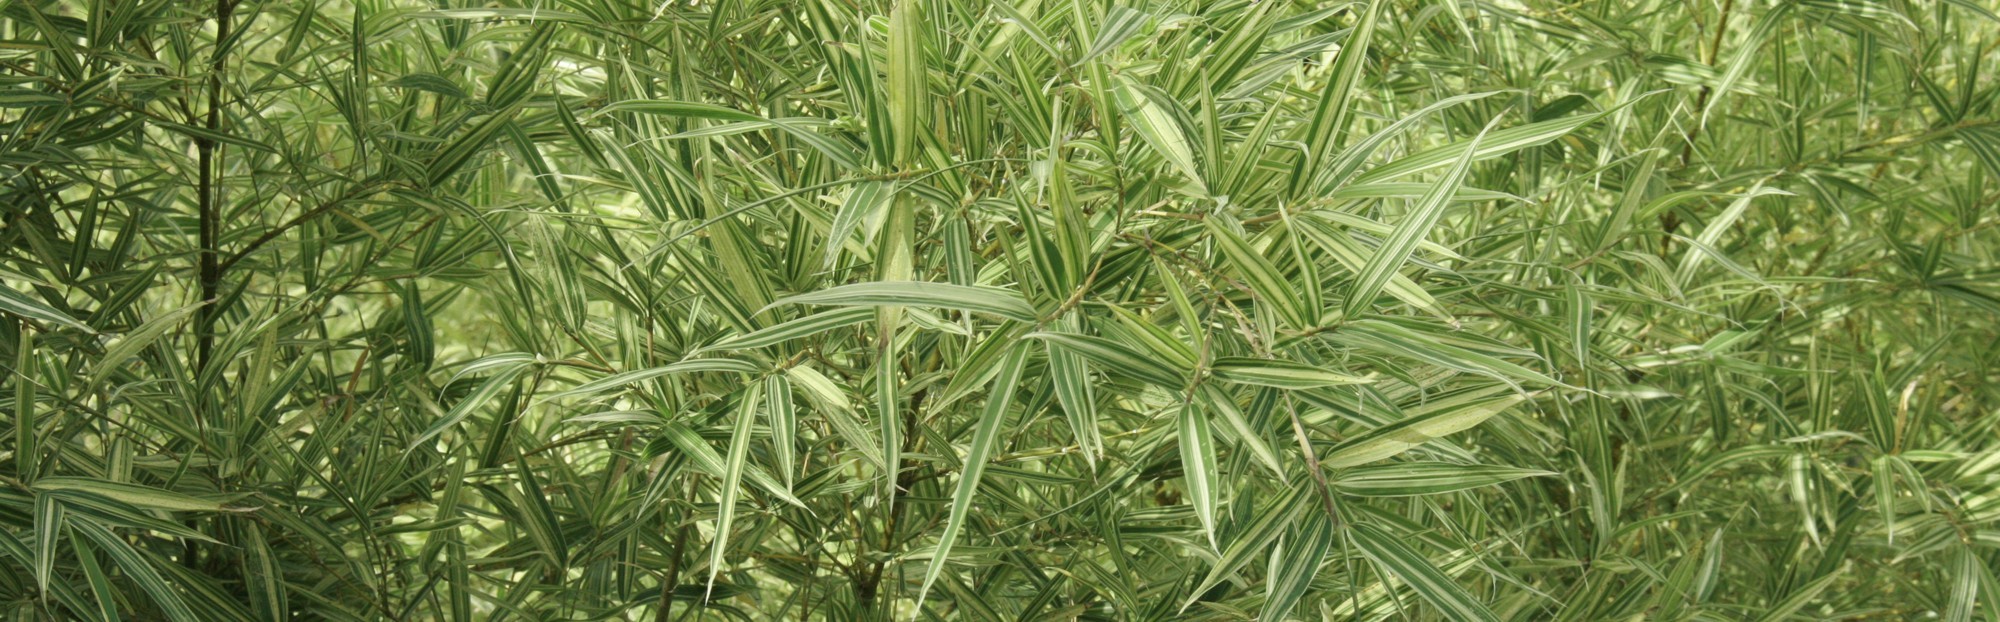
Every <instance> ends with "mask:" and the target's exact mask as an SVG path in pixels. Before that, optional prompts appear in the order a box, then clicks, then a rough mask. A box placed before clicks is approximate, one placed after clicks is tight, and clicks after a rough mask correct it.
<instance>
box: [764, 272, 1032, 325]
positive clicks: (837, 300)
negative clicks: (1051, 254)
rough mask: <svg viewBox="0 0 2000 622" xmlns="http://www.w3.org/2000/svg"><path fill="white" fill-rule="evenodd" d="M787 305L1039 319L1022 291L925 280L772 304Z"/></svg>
mask: <svg viewBox="0 0 2000 622" xmlns="http://www.w3.org/2000/svg"><path fill="white" fill-rule="evenodd" d="M786 304H802V305H835V306H875V307H880V306H909V307H936V308H940V309H952V310H956V311H966V312H971V313H984V314H987V315H993V316H998V317H1001V318H1005V319H1010V320H1016V321H1021V322H1034V321H1035V318H1036V313H1035V308H1034V307H1033V306H1030V305H1029V304H1028V303H1027V301H1025V300H1022V299H1021V296H1020V294H1017V293H1014V292H1012V291H1008V290H1005V289H1000V288H997V287H985V286H980V285H952V284H950V283H926V282H922V281H880V282H874V283H855V284H852V285H841V286H838V287H832V288H828V289H823V290H819V291H816V292H810V293H805V294H799V295H796V296H790V297H786V298H783V299H780V300H778V301H776V302H773V303H771V306H773V307H775V306H779V305H786ZM759 313H762V311H759Z"/></svg>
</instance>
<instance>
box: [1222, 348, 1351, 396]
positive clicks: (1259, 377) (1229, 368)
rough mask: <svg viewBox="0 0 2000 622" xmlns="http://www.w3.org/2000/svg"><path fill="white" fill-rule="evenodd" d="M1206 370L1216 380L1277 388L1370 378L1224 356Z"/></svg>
mask: <svg viewBox="0 0 2000 622" xmlns="http://www.w3.org/2000/svg"><path fill="white" fill-rule="evenodd" d="M1209 371H1210V372H1211V373H1213V374H1215V377H1216V379H1218V380H1226V381H1229V382H1234V383H1238V384H1248V385H1257V386H1265V387H1273V388H1278V389H1312V388H1318V387H1326V386H1333V385H1341V384H1366V383H1368V382H1372V381H1371V380H1369V379H1367V378H1362V377H1359V376H1350V375H1347V374H1343V373H1339V372H1336V371H1333V370H1330V369H1325V368H1321V367H1315V366H1312V365H1307V364H1304V363H1296V362H1292V361H1287V360H1282V359H1259V358H1246V357H1236V356H1226V357H1222V358H1218V359H1215V362H1214V363H1211V364H1210V365H1209Z"/></svg>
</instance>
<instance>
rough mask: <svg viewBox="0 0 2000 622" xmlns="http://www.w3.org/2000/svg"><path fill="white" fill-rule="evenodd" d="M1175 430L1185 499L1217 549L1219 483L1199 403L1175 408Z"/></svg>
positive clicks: (1211, 546)
mask: <svg viewBox="0 0 2000 622" xmlns="http://www.w3.org/2000/svg"><path fill="white" fill-rule="evenodd" d="M1174 430H1175V433H1176V434H1177V435H1178V438H1179V440H1180V450H1181V481H1182V483H1183V484H1184V485H1185V486H1186V487H1187V495H1188V501H1189V503H1191V504H1193V505H1194V513H1195V516H1198V517H1200V518H1201V530H1202V533H1203V534H1206V535H1207V536H1208V546H1209V547H1210V548H1220V547H1218V546H1216V540H1215V510H1216V504H1217V502H1218V501H1217V496H1218V495H1217V491H1216V486H1218V485H1220V482H1219V481H1218V478H1217V473H1216V463H1215V441H1214V440H1212V439H1211V438H1210V436H1209V427H1208V415H1207V414H1206V413H1204V412H1202V408H1201V407H1200V406H1199V405H1196V404H1194V403H1186V404H1182V405H1181V407H1180V408H1178V409H1176V413H1175V417H1174Z"/></svg>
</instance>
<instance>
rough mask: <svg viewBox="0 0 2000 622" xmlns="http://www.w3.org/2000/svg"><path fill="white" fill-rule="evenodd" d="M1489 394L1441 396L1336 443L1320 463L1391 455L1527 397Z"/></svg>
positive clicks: (1329, 464) (1364, 461)
mask: <svg viewBox="0 0 2000 622" xmlns="http://www.w3.org/2000/svg"><path fill="white" fill-rule="evenodd" d="M1489 395H1490V393H1486V394H1482V392H1470V393H1468V394H1466V395H1464V396H1462V397H1458V398H1449V399H1445V400H1441V401H1439V402H1437V403H1435V404H1433V405H1431V406H1429V407H1426V408H1425V409H1424V410H1422V411H1420V412H1419V413H1418V414H1416V415H1414V416H1411V417H1410V418H1407V419H1404V420H1402V421H1397V422H1395V423H1391V424H1389V425H1385V426H1382V427H1379V428H1375V429H1373V430H1369V431H1368V432H1366V433H1363V434H1361V435H1359V436H1356V437H1354V438H1351V439H1348V440H1347V441H1346V442H1343V443H1341V444H1339V445H1337V446H1335V447H1334V448H1333V451H1332V452H1330V453H1328V454H1327V456H1326V458H1325V459H1324V460H1321V461H1320V464H1321V465H1322V466H1325V467H1327V468H1330V469H1338V468H1343V467H1350V466H1355V465H1360V464H1367V463H1370V462H1374V461H1377V460H1382V459H1385V458H1389V457H1391V456H1394V455H1396V454H1400V453H1403V452H1405V451H1409V450H1411V449H1413V448H1415V447H1417V446H1418V445H1422V444H1424V443H1428V442H1430V441H1431V440H1432V439H1436V438H1438V437H1440V436H1444V435H1447V434H1451V433H1454V432H1459V431H1461V430H1465V429H1468V428H1471V427H1472V426H1476V425H1479V424H1480V423H1481V422H1484V421H1486V420H1487V419H1489V418H1491V417H1492V416H1493V415H1496V414H1499V413H1500V411H1503V410H1506V409H1507V408H1508V407H1510V406H1513V405H1515V404H1518V403H1520V402H1521V401H1522V400H1524V399H1526V398H1525V397H1524V396H1522V395H1520V394H1513V393H1510V394H1504V395H1500V396H1497V397H1489Z"/></svg>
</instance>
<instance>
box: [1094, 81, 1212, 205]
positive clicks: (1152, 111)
mask: <svg viewBox="0 0 2000 622" xmlns="http://www.w3.org/2000/svg"><path fill="white" fill-rule="evenodd" d="M1112 94H1113V96H1114V97H1116V99H1117V102H1118V108H1119V111H1120V112H1121V113H1122V114H1124V115H1125V117H1126V118H1128V119H1131V120H1132V129H1133V130H1134V131H1135V132H1137V133H1138V134H1139V140H1141V141H1143V142H1145V143H1146V146H1148V147H1151V148H1152V149H1153V152H1154V153H1157V154H1159V155H1160V157H1161V158H1162V159H1165V160H1166V161H1167V164H1169V165H1171V166H1173V167H1174V170H1175V171H1176V172H1179V173H1180V174H1182V175H1184V176H1186V177H1187V179H1188V181H1191V182H1194V184H1195V187H1196V188H1197V189H1201V190H1202V192H1204V193H1206V187H1205V186H1204V184H1203V179H1202V175H1201V169H1200V168H1198V167H1197V166H1195V162H1194V147H1193V146H1191V145H1190V144H1189V142H1188V137H1187V131H1186V130H1185V129H1184V128H1183V127H1182V126H1181V124H1180V122H1179V121H1176V120H1175V119H1174V115H1173V114H1172V113H1170V112H1168V109H1167V106H1170V105H1173V104H1171V103H1170V102H1169V100H1167V99H1166V98H1165V96H1163V95H1160V94H1159V93H1158V92H1157V91H1156V90H1154V89H1151V88H1149V87H1147V86H1145V85H1142V84H1139V83H1137V82H1134V81H1132V80H1131V79H1129V78H1124V77H1120V79H1119V80H1118V84H1117V85H1116V86H1115V87H1114V88H1113V90H1112Z"/></svg>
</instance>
